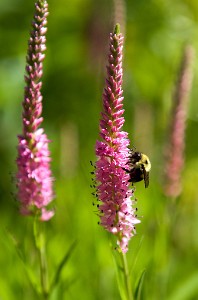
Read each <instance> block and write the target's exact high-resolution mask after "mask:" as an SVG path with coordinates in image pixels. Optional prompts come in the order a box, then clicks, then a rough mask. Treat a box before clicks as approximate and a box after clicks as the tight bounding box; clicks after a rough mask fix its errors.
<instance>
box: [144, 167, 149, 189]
mask: <svg viewBox="0 0 198 300" xmlns="http://www.w3.org/2000/svg"><path fill="white" fill-rule="evenodd" d="M143 171H144V185H145V188H147V187H148V186H149V172H146V170H145V168H143Z"/></svg>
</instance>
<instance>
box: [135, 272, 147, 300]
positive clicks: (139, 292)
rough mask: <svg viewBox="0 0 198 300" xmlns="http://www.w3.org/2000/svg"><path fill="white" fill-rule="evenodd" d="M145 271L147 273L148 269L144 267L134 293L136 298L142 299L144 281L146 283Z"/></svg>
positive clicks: (136, 299)
mask: <svg viewBox="0 0 198 300" xmlns="http://www.w3.org/2000/svg"><path fill="white" fill-rule="evenodd" d="M145 273H146V270H145V269H144V270H143V271H142V273H141V274H140V277H139V280H138V282H137V285H136V288H135V294H134V298H135V300H140V299H141V295H142V287H143V283H144V278H145Z"/></svg>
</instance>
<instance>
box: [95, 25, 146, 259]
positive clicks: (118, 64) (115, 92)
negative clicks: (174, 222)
mask: <svg viewBox="0 0 198 300" xmlns="http://www.w3.org/2000/svg"><path fill="white" fill-rule="evenodd" d="M122 57H123V36H122V34H121V33H119V26H118V25H116V28H115V32H114V33H111V34H110V45H109V56H108V62H109V64H108V66H107V79H106V87H105V89H104V92H103V111H102V113H101V116H102V118H101V120H100V137H101V140H100V141H97V142H96V155H97V157H98V160H97V162H96V165H95V166H96V170H95V176H96V183H97V185H96V189H97V197H98V200H99V204H98V209H99V215H100V224H101V225H102V226H103V227H104V228H105V229H106V230H107V231H109V232H111V233H113V234H114V235H115V236H116V237H117V244H118V248H119V249H120V250H121V251H122V252H123V253H125V252H127V250H128V243H129V240H130V238H131V237H132V236H133V235H134V234H135V225H136V224H137V223H139V222H140V221H139V220H138V219H137V218H136V215H135V212H136V209H134V208H133V207H132V205H133V202H134V200H132V199H131V198H132V197H133V189H131V188H130V186H129V185H130V184H129V182H128V180H129V174H128V173H126V171H124V169H123V168H126V165H127V163H128V159H129V158H128V157H129V148H128V147H129V139H128V134H127V132H125V131H122V127H123V124H124V121H125V120H124V117H123V113H124V110H123V99H124V97H123V90H122V77H123V70H122Z"/></svg>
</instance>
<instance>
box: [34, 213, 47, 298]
mask: <svg viewBox="0 0 198 300" xmlns="http://www.w3.org/2000/svg"><path fill="white" fill-rule="evenodd" d="M43 226H44V224H41V222H40V221H39V220H38V218H37V217H35V220H34V239H35V246H36V248H37V251H38V255H39V264H40V282H41V292H42V299H43V300H48V299H49V283H48V271H47V258H46V251H45V234H44V228H43Z"/></svg>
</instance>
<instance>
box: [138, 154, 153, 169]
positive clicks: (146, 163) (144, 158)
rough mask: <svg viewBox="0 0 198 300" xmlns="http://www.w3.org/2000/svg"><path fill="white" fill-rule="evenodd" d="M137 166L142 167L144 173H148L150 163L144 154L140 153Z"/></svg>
mask: <svg viewBox="0 0 198 300" xmlns="http://www.w3.org/2000/svg"><path fill="white" fill-rule="evenodd" d="M139 164H142V165H144V168H145V170H146V172H149V171H150V169H151V162H150V160H149V158H148V156H147V155H146V154H143V153H141V159H140V161H139Z"/></svg>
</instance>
